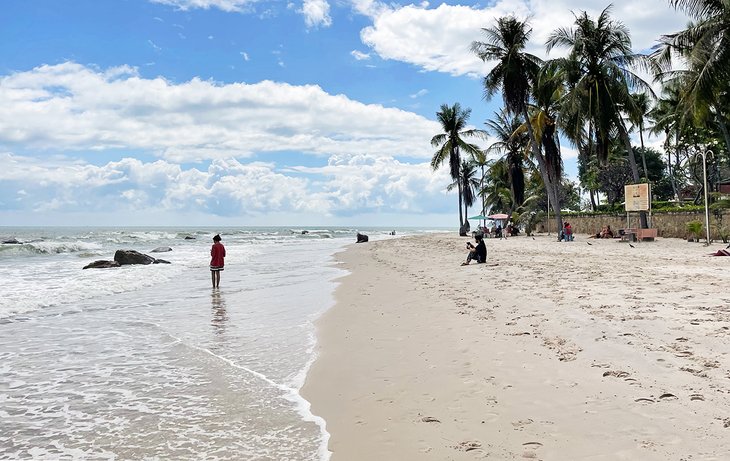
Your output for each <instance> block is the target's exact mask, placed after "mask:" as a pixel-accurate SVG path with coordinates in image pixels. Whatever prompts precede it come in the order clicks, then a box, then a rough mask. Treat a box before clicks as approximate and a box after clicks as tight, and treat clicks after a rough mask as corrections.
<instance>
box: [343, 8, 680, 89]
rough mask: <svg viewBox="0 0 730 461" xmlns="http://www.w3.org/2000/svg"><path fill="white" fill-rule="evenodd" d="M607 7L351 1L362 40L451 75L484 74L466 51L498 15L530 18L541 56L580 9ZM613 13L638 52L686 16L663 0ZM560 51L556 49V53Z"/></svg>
mask: <svg viewBox="0 0 730 461" xmlns="http://www.w3.org/2000/svg"><path fill="white" fill-rule="evenodd" d="M605 7H606V3H605V2H604V1H598V0H587V1H584V2H581V4H580V5H579V6H576V5H575V4H573V2H570V1H568V0H557V1H550V2H548V1H547V0H532V1H529V0H518V1H512V0H499V1H497V2H496V3H494V4H491V5H490V6H488V7H484V8H478V7H471V6H463V5H447V4H444V3H442V4H440V5H439V6H437V7H436V8H428V5H427V4H425V5H424V4H421V5H419V6H417V5H413V4H410V5H405V6H391V5H390V4H385V3H381V2H377V1H373V0H354V1H353V8H354V9H355V10H356V11H357V12H359V13H361V14H364V15H366V16H368V17H370V18H371V19H372V21H373V25H372V26H369V27H366V28H364V29H363V30H362V31H361V33H360V36H361V39H362V41H363V43H365V44H366V45H368V46H370V47H371V48H372V49H373V50H374V51H375V52H376V53H378V55H379V56H381V57H382V58H384V59H391V60H397V61H403V62H407V63H410V64H413V65H415V66H418V67H421V68H423V69H424V70H428V71H438V72H445V73H449V74H452V75H472V76H483V75H484V74H485V73H486V72H487V71H488V69H489V68H491V66H492V65H493V64H485V63H482V62H481V61H480V60H479V59H478V58H477V57H476V56H475V55H474V54H473V53H472V52H471V51H470V50H469V45H470V44H471V42H472V41H474V40H481V39H482V37H481V28H483V27H489V26H491V25H493V24H494V23H495V20H496V18H499V17H502V16H506V15H510V14H513V15H516V16H517V17H518V18H529V19H530V24H531V25H532V27H533V34H532V39H531V44H530V46H529V48H528V51H529V52H531V53H534V54H536V55H538V56H541V57H545V47H544V43H545V40H546V39H547V37H548V35H549V34H550V33H551V32H552V31H554V30H555V29H556V28H558V27H570V26H571V25H572V24H573V22H574V20H575V18H574V16H573V15H572V14H571V11H574V12H575V13H576V14H577V13H580V11H582V10H586V11H588V13H589V14H590V15H592V16H593V17H595V16H596V15H597V14H598V13H600V11H601V10H602V9H603V8H605ZM612 17H613V18H614V19H617V20H620V21H623V22H624V23H625V24H626V25H627V27H628V28H629V29H630V31H631V33H632V40H633V45H634V49H635V50H636V51H641V50H646V49H648V48H650V47H651V46H652V45H653V44H654V43H655V41H656V39H657V38H659V36H660V35H661V34H665V33H669V32H673V31H676V30H678V29H680V28H682V27H683V26H684V24H685V23H686V17H685V16H684V15H682V14H681V13H678V12H676V11H675V10H674V9H672V8H670V7H669V6H668V5H667V4H666V2H665V0H646V1H645V2H640V3H637V2H623V3H621V4H616V5H614V8H613V13H612ZM560 52H561V51H560V50H555V51H554V52H553V55H554V56H557V55H558V54H559V53H560Z"/></svg>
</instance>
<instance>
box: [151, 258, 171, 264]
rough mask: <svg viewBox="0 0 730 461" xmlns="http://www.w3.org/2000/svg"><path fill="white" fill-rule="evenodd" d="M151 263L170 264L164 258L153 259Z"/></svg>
mask: <svg viewBox="0 0 730 461" xmlns="http://www.w3.org/2000/svg"><path fill="white" fill-rule="evenodd" d="M152 264H170V261H165V260H164V259H155V262H153V263H152Z"/></svg>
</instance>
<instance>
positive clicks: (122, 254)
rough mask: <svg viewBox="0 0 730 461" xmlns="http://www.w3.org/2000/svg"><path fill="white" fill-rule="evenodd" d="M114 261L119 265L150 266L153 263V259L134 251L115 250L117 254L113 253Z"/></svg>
mask: <svg viewBox="0 0 730 461" xmlns="http://www.w3.org/2000/svg"><path fill="white" fill-rule="evenodd" d="M114 261H117V262H118V263H119V264H121V265H125V264H152V263H154V262H155V258H153V257H152V256H147V255H145V254H142V253H140V252H138V251H134V250H117V252H116V253H114Z"/></svg>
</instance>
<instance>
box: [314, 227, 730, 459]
mask: <svg viewBox="0 0 730 461" xmlns="http://www.w3.org/2000/svg"><path fill="white" fill-rule="evenodd" d="M576 237H577V239H576V241H575V242H570V243H565V242H564V243H558V242H555V241H554V237H549V236H536V238H535V239H532V238H530V237H523V236H520V237H514V238H510V239H506V240H493V239H488V240H486V243H487V247H488V252H489V254H488V259H487V264H486V265H476V264H472V265H470V266H468V267H459V264H460V263H461V261H463V259H464V256H465V251H466V250H465V249H464V244H465V242H466V241H467V239H466V238H460V237H458V236H454V235H451V234H432V235H426V236H417V237H404V238H402V239H398V240H385V241H377V242H370V243H368V244H363V245H351V246H348V248H347V250H346V251H345V252H341V253H338V254H337V255H336V261H338V262H340V263H341V264H342V267H344V268H345V269H347V270H348V272H349V274H348V275H346V276H344V277H343V278H341V279H339V282H340V283H339V285H338V287H337V288H336V290H335V305H334V306H333V307H332V308H331V309H329V310H327V311H326V312H325V313H324V314H323V315H322V316H321V317H320V318H319V319H318V321H317V322H316V325H317V349H318V354H317V359H316V361H315V362H314V363H313V364H312V365H311V367H310V369H309V373H308V374H307V377H306V381H305V384H304V386H303V387H302V389H301V390H300V392H301V394H302V396H303V397H304V398H305V399H307V400H308V401H310V402H311V411H312V413H313V414H315V415H318V416H321V417H323V418H324V420H325V421H326V424H327V426H326V429H327V432H328V433H329V434H330V439H329V450H330V451H331V452H332V456H331V459H332V461H350V460H351V461H357V460H370V459H377V458H380V459H384V460H403V461H408V460H443V459H453V460H462V459H464V460H466V459H470V460H471V459H525V458H528V459H529V458H531V459H545V460H562V459H592V460H614V459H644V460H654V459H656V460H660V459H661V460H664V459H677V460H679V459H684V458H686V457H691V459H693V460H698V459H703V460H712V459H722V457H723V456H724V453H727V452H729V451H730V442H729V441H727V440H730V438H728V434H730V432H728V431H730V427H726V426H730V393H729V392H728V391H727V387H728V386H727V382H728V381H727V380H728V378H730V357H729V356H728V355H729V353H730V309H728V307H727V306H728V305H730V293H727V294H726V292H725V289H724V288H723V287H727V286H728V282H730V276H729V275H728V273H729V271H728V270H727V269H728V264H727V262H726V260H725V258H722V257H717V258H712V257H708V256H706V255H708V254H709V253H710V251H714V249H715V248H714V247H713V246H710V247H702V246H701V245H700V244H691V243H687V242H684V241H681V240H678V239H659V240H657V241H656V242H642V243H636V244H634V247H630V246H629V245H627V244H622V243H618V242H616V241H611V240H608V241H605V240H591V241H590V243H591V245H590V246H588V245H586V242H587V240H586V239H585V237H586V236H582V235H578V236H576ZM715 246H719V244H716V245H715ZM494 264H497V265H494Z"/></svg>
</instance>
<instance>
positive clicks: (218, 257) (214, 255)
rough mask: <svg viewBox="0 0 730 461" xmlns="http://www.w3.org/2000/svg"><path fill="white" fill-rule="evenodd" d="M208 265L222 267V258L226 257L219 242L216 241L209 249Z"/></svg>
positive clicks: (223, 248) (224, 250)
mask: <svg viewBox="0 0 730 461" xmlns="http://www.w3.org/2000/svg"><path fill="white" fill-rule="evenodd" d="M210 256H211V259H210V265H211V266H214V267H223V258H225V257H226V248H225V247H224V246H223V244H222V243H221V242H216V243H214V244H213V247H212V248H211V249H210Z"/></svg>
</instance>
